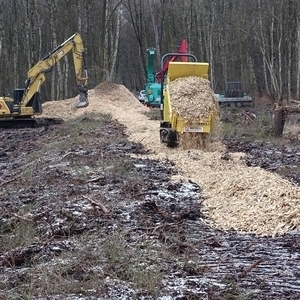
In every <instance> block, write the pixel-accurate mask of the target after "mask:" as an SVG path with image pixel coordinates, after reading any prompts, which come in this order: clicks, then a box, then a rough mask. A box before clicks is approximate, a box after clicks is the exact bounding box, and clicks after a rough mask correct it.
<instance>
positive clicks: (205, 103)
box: [160, 56, 218, 148]
mask: <svg viewBox="0 0 300 300" xmlns="http://www.w3.org/2000/svg"><path fill="white" fill-rule="evenodd" d="M192 57H193V58H194V56H192ZM208 68H209V64H208V63H203V62H197V61H196V59H195V62H170V64H169V70H168V74H167V76H166V79H165V80H166V84H165V88H164V90H163V95H162V99H163V101H162V106H161V117H162V121H161V125H160V140H161V142H162V143H165V144H167V146H169V147H176V146H178V145H180V146H182V147H185V148H206V144H207V141H208V140H209V138H210V136H211V133H212V131H213V128H214V125H215V124H214V123H215V121H216V116H217V112H218V103H217V101H216V99H215V96H214V92H213V90H212V89H211V88H210V82H209V81H208V79H207V78H208Z"/></svg>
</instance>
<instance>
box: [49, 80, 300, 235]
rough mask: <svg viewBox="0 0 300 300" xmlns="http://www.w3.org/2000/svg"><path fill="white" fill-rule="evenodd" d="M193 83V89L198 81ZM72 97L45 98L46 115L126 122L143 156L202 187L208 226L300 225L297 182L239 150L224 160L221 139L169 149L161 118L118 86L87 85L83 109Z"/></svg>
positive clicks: (272, 229)
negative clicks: (203, 146)
mask: <svg viewBox="0 0 300 300" xmlns="http://www.w3.org/2000/svg"><path fill="white" fill-rule="evenodd" d="M189 80H190V79H189ZM194 85H195V86H194V87H195V88H196V89H197V88H198V86H197V85H198V83H197V82H195V83H194ZM107 87H108V88H109V87H110V88H111V90H110V92H108V90H105V89H107ZM103 89H104V90H103ZM181 90H182V92H184V91H185V92H184V93H185V94H186V95H191V97H192V98H193V99H194V100H193V101H196V99H199V98H196V94H197V95H198V96H199V94H200V96H201V97H203V95H202V94H201V92H196V93H195V91H194V90H192V89H191V84H188V85H185V87H183V88H182V89H181ZM205 91H207V90H206V89H205ZM198 93H199V94H198ZM209 95H210V96H211V94H208V96H209ZM200 96H199V97H200ZM204 98H205V99H209V98H208V97H204ZM76 101H77V98H74V99H67V100H62V101H51V102H47V103H45V105H44V107H43V108H44V115H45V116H47V115H50V116H55V117H62V118H66V119H67V118H72V117H75V116H78V115H80V114H85V113H87V112H99V113H106V114H107V113H108V114H111V115H112V117H113V118H114V119H116V120H118V121H119V122H120V123H122V124H124V125H125V126H126V127H127V134H128V135H129V139H130V140H132V141H134V142H138V143H142V144H144V146H145V148H146V149H148V150H149V154H148V155H147V157H146V156H145V155H143V156H142V157H144V158H149V159H159V160H162V161H164V160H171V161H173V162H174V163H175V165H176V168H177V169H178V170H179V175H177V176H175V177H174V178H173V180H180V181H187V180H192V181H194V182H196V183H197V184H198V185H199V186H200V187H201V189H202V192H203V195H204V197H205V200H204V202H203V205H204V213H205V214H206V216H207V217H208V220H209V221H210V223H211V224H212V226H216V227H218V228H221V229H235V230H237V231H238V232H245V233H254V234H256V235H268V236H275V235H281V234H284V233H285V232H287V231H289V230H293V229H294V230H300V211H299V210H300V187H298V186H294V185H293V184H292V183H291V182H289V181H287V180H285V179H282V178H281V177H280V176H279V175H277V174H275V173H271V172H268V171H266V170H263V169H261V168H259V167H255V168H254V167H247V166H246V165H245V163H244V162H243V161H242V160H241V159H240V158H241V157H242V156H243V154H242V153H229V159H226V160H224V159H222V156H223V155H224V152H225V151H226V149H225V145H223V144H222V143H220V142H217V143H214V144H212V145H211V149H210V151H203V150H183V149H181V148H176V149H169V148H167V147H166V146H164V145H162V144H161V143H160V140H159V121H156V120H149V118H148V117H147V116H146V115H145V112H147V111H148V110H149V109H147V108H146V107H145V106H143V105H141V104H140V103H139V101H138V100H137V99H136V98H135V97H134V96H133V95H132V94H131V93H130V91H128V90H127V89H126V88H125V87H124V86H122V85H115V84H110V83H102V84H100V85H99V86H97V88H95V89H92V90H90V91H89V103H90V104H89V106H88V107H86V108H82V109H77V110H76V109H74V106H75V103H76ZM211 101H212V100H211ZM197 105H198V104H197ZM200 109H201V108H200ZM204 112H205V111H204Z"/></svg>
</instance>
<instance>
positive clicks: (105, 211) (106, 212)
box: [82, 195, 109, 214]
mask: <svg viewBox="0 0 300 300" xmlns="http://www.w3.org/2000/svg"><path fill="white" fill-rule="evenodd" d="M82 197H83V198H84V199H86V200H88V201H89V202H90V203H91V204H92V205H94V206H98V207H100V208H101V210H102V211H103V212H104V213H105V214H109V211H108V209H107V208H106V207H105V206H104V205H103V204H102V203H99V202H97V201H95V200H93V199H91V198H90V197H88V196H85V195H82Z"/></svg>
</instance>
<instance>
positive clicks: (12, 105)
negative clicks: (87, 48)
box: [0, 33, 88, 128]
mask: <svg viewBox="0 0 300 300" xmlns="http://www.w3.org/2000/svg"><path fill="white" fill-rule="evenodd" d="M71 51H72V53H73V61H74V67H75V79H76V86H77V88H78V91H79V100H78V102H77V104H76V108H82V107H86V106H88V88H87V81H88V76H87V69H86V65H85V56H84V47H83V43H82V38H81V36H80V34H79V33H75V34H73V35H72V36H71V37H69V38H68V39H67V40H66V41H64V42H63V43H62V44H61V45H59V46H57V47H56V48H55V49H53V50H52V51H51V52H50V53H48V54H47V55H46V56H45V57H44V58H42V59H41V60H40V61H39V62H38V63H37V64H35V65H34V66H33V67H32V68H31V69H30V70H29V71H28V73H27V79H26V81H25V88H16V89H14V90H13V97H12V98H11V97H8V96H5V95H4V96H3V97H0V127H2V128H3V127H4V128H11V127H12V128H14V127H17V128H19V127H39V126H44V125H52V124H59V123H62V122H63V120H62V119H59V118H57V119H56V118H35V116H36V115H40V114H42V103H41V95H40V88H41V85H42V83H43V82H44V81H45V80H46V77H45V73H47V72H50V71H51V70H52V69H53V67H54V66H55V64H56V63H57V62H58V61H59V60H60V59H62V58H63V57H64V56H66V55H67V54H68V53H69V52H71Z"/></svg>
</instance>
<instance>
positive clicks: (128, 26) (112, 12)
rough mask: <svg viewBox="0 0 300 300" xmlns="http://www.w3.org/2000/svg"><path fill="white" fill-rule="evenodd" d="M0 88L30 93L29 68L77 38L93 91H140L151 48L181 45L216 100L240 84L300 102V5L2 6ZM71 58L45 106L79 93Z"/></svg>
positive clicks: (286, 0) (279, 1) (253, 0)
mask: <svg viewBox="0 0 300 300" xmlns="http://www.w3.org/2000/svg"><path fill="white" fill-rule="evenodd" d="M0 4H1V5H0V67H1V70H2V72H1V75H0V76H1V78H0V88H1V92H2V94H4V93H7V92H8V93H11V92H12V90H13V88H15V87H24V82H25V80H26V78H27V72H28V70H29V69H30V68H31V67H32V66H33V65H35V64H36V63H37V62H38V61H39V60H40V59H42V58H43V57H44V56H45V54H47V53H49V52H50V51H51V50H52V49H54V48H55V47H56V46H57V45H59V44H61V43H62V42H64V41H65V40H66V39H67V38H69V37H70V36H71V35H72V34H74V33H75V32H79V33H80V34H81V36H82V38H83V42H84V47H85V48H86V60H87V68H88V75H89V88H93V87H95V86H96V85H97V84H99V83H100V82H102V81H105V80H107V81H112V82H115V83H119V84H123V85H125V86H126V87H127V88H128V89H129V90H130V91H133V92H134V91H137V90H140V89H142V88H143V86H144V82H145V71H146V70H145V68H146V64H147V53H146V48H148V47H155V48H156V54H157V58H156V67H157V70H158V69H159V66H160V59H161V57H162V56H163V55H164V54H165V53H168V52H174V51H175V50H176V49H177V47H178V46H179V44H180V42H181V41H182V39H186V40H187V42H188V50H189V53H192V54H194V55H195V56H196V57H197V58H198V61H200V62H209V64H210V78H209V79H210V81H211V85H212V88H213V89H214V91H215V92H216V93H220V92H223V91H224V89H225V83H226V81H242V83H243V88H244V91H245V92H247V93H248V94H251V95H253V96H262V95H266V96H269V97H270V98H271V99H272V100H273V101H277V100H279V99H282V98H285V99H288V100H289V99H291V98H293V99H299V93H300V1H298V0H243V1H240V0H222V1H220V0H197V1H194V0H109V1H108V0H101V1H99V0H1V1H0ZM72 68H73V65H72V58H71V57H70V56H66V57H64V58H63V59H62V60H61V61H59V62H58V63H57V64H56V65H55V67H54V68H53V70H52V72H51V73H49V74H46V82H45V83H44V85H43V86H42V99H43V100H46V99H47V100H56V99H65V98H68V97H73V96H75V95H76V94H77V89H76V86H75V75H74V73H73V69H72Z"/></svg>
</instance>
